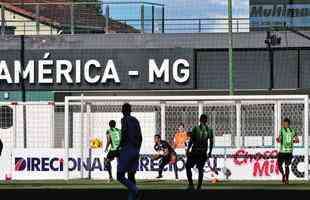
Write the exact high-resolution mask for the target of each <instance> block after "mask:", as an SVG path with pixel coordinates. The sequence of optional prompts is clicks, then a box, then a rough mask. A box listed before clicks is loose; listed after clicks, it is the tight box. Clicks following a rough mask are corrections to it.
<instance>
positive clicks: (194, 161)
mask: <svg viewBox="0 0 310 200" xmlns="http://www.w3.org/2000/svg"><path fill="white" fill-rule="evenodd" d="M206 161H207V156H206V155H190V156H188V157H187V161H186V167H187V168H193V167H195V166H196V167H197V168H198V169H203V168H204V167H205V164H206Z"/></svg>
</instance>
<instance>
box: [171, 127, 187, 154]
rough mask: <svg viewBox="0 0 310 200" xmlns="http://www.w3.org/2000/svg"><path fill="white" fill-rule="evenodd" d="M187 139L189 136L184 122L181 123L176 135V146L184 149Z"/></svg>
mask: <svg viewBox="0 0 310 200" xmlns="http://www.w3.org/2000/svg"><path fill="white" fill-rule="evenodd" d="M187 139H188V137H187V132H186V131H185V129H184V124H180V125H179V127H178V130H177V132H176V134H175V136H174V148H175V149H184V148H185V143H186V141H187Z"/></svg>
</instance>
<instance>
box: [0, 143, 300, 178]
mask: <svg viewBox="0 0 310 200" xmlns="http://www.w3.org/2000/svg"><path fill="white" fill-rule="evenodd" d="M64 153H65V150H64V149H14V150H13V151H12V154H10V153H8V152H4V153H3V155H2V156H1V157H0V161H1V169H0V179H2V180H3V179H5V176H6V175H11V176H12V178H13V179H15V180H27V179H28V180H38V179H64V178H65V169H64V166H65V165H64V162H66V160H64V155H65V154H64ZM11 155H12V157H11ZM104 156H105V153H104V152H103V150H102V149H100V150H92V153H91V157H90V158H89V153H88V152H84V155H83V156H81V153H80V151H79V150H77V149H74V150H72V149H71V150H70V155H69V161H68V162H69V163H68V164H69V177H70V178H81V177H84V178H86V177H88V176H89V171H90V172H91V173H90V174H91V177H92V179H108V177H109V176H108V172H107V171H105V168H104V161H103V158H104ZM276 156H277V151H276V150H274V149H226V150H225V149H214V152H213V157H212V158H210V159H209V160H208V161H207V162H206V166H205V178H206V179H213V178H217V179H219V180H224V179H228V180H280V179H281V175H280V172H279V169H278V165H277V162H276ZM303 159H304V155H303V149H301V148H300V149H296V150H295V151H294V156H293V159H292V165H291V173H290V178H291V180H302V179H303V176H304V162H303ZM116 162H117V161H116V160H115V161H113V163H112V169H113V176H114V178H116V165H117V163H116ZM185 162H186V158H185V156H184V155H179V159H178V163H177V165H178V170H179V171H178V174H179V177H180V179H186V170H185ZM10 163H11V164H10ZM157 175H158V161H153V160H152V159H151V155H150V154H145V155H144V154H141V157H140V161H139V170H138V172H137V179H154V178H155V177H156V176H157ZM163 176H164V179H168V180H174V178H175V176H174V171H173V167H172V166H171V165H167V166H166V167H165V171H164V173H163ZM193 176H194V178H195V179H196V178H197V169H193Z"/></svg>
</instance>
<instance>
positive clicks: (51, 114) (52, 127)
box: [50, 102, 56, 148]
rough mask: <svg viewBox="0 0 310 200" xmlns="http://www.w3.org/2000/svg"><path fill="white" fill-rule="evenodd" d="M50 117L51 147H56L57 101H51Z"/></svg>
mask: <svg viewBox="0 0 310 200" xmlns="http://www.w3.org/2000/svg"><path fill="white" fill-rule="evenodd" d="M50 106H51V108H50V117H51V144H50V145H51V148H55V116H54V114H55V110H56V109H55V106H56V105H55V103H52V102H51V103H50Z"/></svg>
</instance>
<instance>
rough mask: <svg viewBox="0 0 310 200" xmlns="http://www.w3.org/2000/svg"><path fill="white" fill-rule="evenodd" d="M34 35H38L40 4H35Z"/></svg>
mask: <svg viewBox="0 0 310 200" xmlns="http://www.w3.org/2000/svg"><path fill="white" fill-rule="evenodd" d="M35 6H36V19H35V21H36V34H37V35H39V34H40V22H39V17H40V4H36V5H35Z"/></svg>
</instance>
